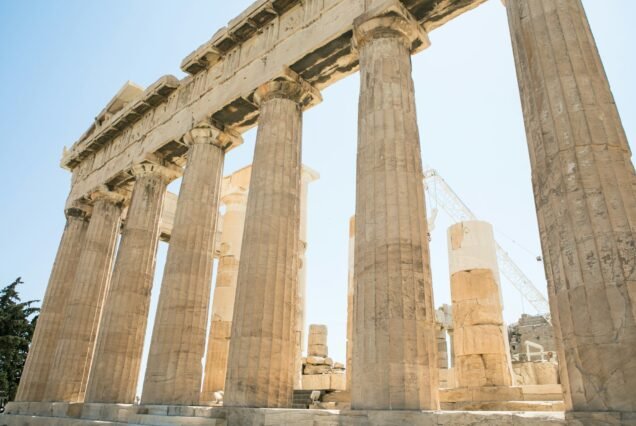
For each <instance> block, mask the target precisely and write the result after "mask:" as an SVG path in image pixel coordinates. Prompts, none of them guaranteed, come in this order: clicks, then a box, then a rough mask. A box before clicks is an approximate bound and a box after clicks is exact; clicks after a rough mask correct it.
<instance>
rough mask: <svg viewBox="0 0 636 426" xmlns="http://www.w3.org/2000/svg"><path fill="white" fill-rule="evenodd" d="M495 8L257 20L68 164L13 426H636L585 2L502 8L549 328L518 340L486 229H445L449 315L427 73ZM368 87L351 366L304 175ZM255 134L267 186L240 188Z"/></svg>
mask: <svg viewBox="0 0 636 426" xmlns="http://www.w3.org/2000/svg"><path fill="white" fill-rule="evenodd" d="M484 1H485V0H257V1H255V2H254V3H253V4H252V5H251V6H250V7H249V8H248V9H247V10H245V11H244V12H243V13H242V14H241V15H240V16H238V17H237V18H235V19H233V20H232V21H230V22H229V23H228V24H227V26H226V27H224V28H222V29H220V30H219V31H217V32H216V33H215V34H214V35H213V36H212V38H211V39H210V40H209V41H207V42H205V43H204V44H203V45H201V46H200V47H198V48H197V49H196V50H194V51H193V52H192V53H191V54H190V55H188V56H187V57H186V58H185V59H184V60H183V62H182V63H181V69H182V70H183V71H184V72H185V73H187V76H186V77H184V78H183V79H181V80H180V79H177V78H176V77H174V76H171V75H167V76H164V77H161V78H160V79H159V80H157V81H156V82H155V83H154V84H152V85H150V86H149V87H147V88H145V89H144V88H142V87H140V86H138V85H136V84H134V83H130V82H129V83H127V84H126V85H124V87H123V88H122V89H121V90H120V91H119V92H118V93H117V94H116V95H115V97H114V98H113V99H112V101H111V102H109V103H108V104H107V105H106V107H105V108H104V109H103V110H102V111H101V112H100V113H99V115H98V116H97V117H96V119H95V121H94V123H93V124H92V125H91V126H90V128H89V129H88V131H86V132H85V133H84V134H83V135H82V136H81V137H80V138H79V140H77V142H75V143H74V144H73V145H72V146H71V147H70V148H69V149H65V150H64V153H63V157H62V160H61V165H62V167H64V168H66V169H68V170H69V171H70V172H71V173H72V181H71V188H70V193H69V195H68V199H67V202H66V208H65V212H64V213H65V215H66V226H65V227H64V230H63V233H62V237H61V242H60V244H59V249H58V251H57V255H56V258H55V262H54V265H53V269H52V272H51V275H50V280H49V284H48V288H47V290H46V294H45V297H44V300H43V305H42V311H41V315H40V317H39V320H38V322H37V328H36V331H35V335H34V338H33V341H32V344H31V347H30V349H29V353H28V358H27V362H26V365H25V367H24V370H23V373H22V376H21V381H20V385H19V389H18V394H17V397H16V399H15V401H12V402H10V403H9V404H8V406H7V410H6V413H5V414H4V415H1V416H0V425H93V424H94V425H97V424H108V425H121V424H135V425H288V424H289V425H295V424H298V425H310V424H311V425H367V424H368V425H447V424H448V425H450V424H453V425H469V424H488V425H509V424H519V425H526V424H527V425H537V424H542V425H543V424H545V425H553V424H554V425H557V424H571V425H636V173H635V171H634V166H633V163H632V161H631V152H630V148H629V144H628V141H627V137H626V134H625V131H624V129H623V125H622V123H621V119H620V116H619V113H618V110H617V108H616V105H615V103H614V99H613V95H612V92H611V90H610V85H609V82H608V79H607V76H606V74H605V71H604V68H603V65H602V62H601V58H600V55H599V52H598V50H597V47H596V43H595V40H594V37H593V35H592V32H591V29H590V26H589V23H588V20H587V17H586V14H585V11H584V9H583V4H582V1H581V0H504V1H503V5H502V6H501V7H504V8H505V10H506V13H507V19H508V24H509V28H510V37H511V40H512V48H513V53H514V61H515V66H516V70H517V79H518V83H519V93H520V99H521V104H522V110H523V119H524V123H525V129H526V136H527V144H528V151H529V155H530V165H531V179H532V185H533V190H534V191H533V192H534V201H535V205H536V214H537V220H538V225H539V232H540V240H541V246H542V251H543V263H544V266H545V274H546V277H547V282H548V289H547V293H548V296H549V307H550V315H549V318H548V319H547V320H545V319H544V318H542V317H537V319H536V321H535V320H531V318H529V317H524V318H522V319H521V320H520V322H519V323H518V324H515V325H514V326H513V327H511V328H510V329H507V327H506V325H505V324H504V321H503V318H502V309H503V300H502V295H501V288H500V287H501V283H500V271H499V269H498V265H497V256H496V248H495V245H494V239H493V229H492V226H491V225H490V224H488V223H485V222H481V221H464V222H460V223H457V224H455V225H453V226H452V227H451V228H450V229H449V230H448V252H449V263H450V265H449V269H450V274H451V275H450V277H451V278H450V283H449V284H448V285H449V286H450V291H451V296H452V303H451V305H445V306H443V307H442V308H440V309H436V306H435V304H434V300H433V287H432V275H431V267H430V253H429V239H428V224H427V214H426V200H425V193H426V192H425V182H424V172H423V166H422V158H421V152H420V142H422V143H426V138H425V137H422V138H420V135H419V130H418V124H417V117H416V111H415V91H414V83H413V76H412V66H411V55H415V54H422V55H426V49H427V48H428V47H429V45H430V44H431V43H430V41H429V33H431V32H433V31H434V30H435V29H437V28H439V27H441V26H443V25H444V24H446V23H447V22H449V21H451V20H452V19H454V18H456V17H458V16H459V15H461V14H464V13H470V10H471V9H473V8H476V7H478V6H479V5H480V4H482V3H483V2H484ZM506 36H507V35H506V34H502V35H501V37H506ZM357 72H359V73H360V97H359V104H358V105H359V108H358V140H357V164H351V167H352V168H353V167H355V168H356V199H355V216H354V217H352V218H351V222H350V247H349V255H350V259H349V272H350V274H349V279H348V281H349V287H348V296H349V300H348V307H349V311H348V313H347V314H348V315H347V317H348V321H347V322H348V324H347V343H346V345H347V356H346V359H341V360H334V359H332V358H331V357H330V356H329V352H328V332H327V329H326V327H324V326H322V325H320V324H313V325H311V326H309V324H307V321H306V315H305V312H306V310H305V303H306V292H305V287H306V273H307V271H306V266H305V264H306V262H305V249H306V247H307V244H308V243H311V242H308V241H307V239H308V237H307V232H306V218H307V214H308V212H307V210H308V207H307V197H308V192H309V193H310V192H311V185H310V184H311V182H313V181H315V180H317V179H319V174H318V172H317V171H314V170H312V169H311V168H310V167H308V166H305V165H303V164H302V162H301V150H302V129H303V114H304V112H305V111H306V110H308V109H310V108H314V107H316V112H318V110H319V108H320V102H321V100H322V97H321V91H322V90H323V89H325V88H327V87H328V86H330V85H332V84H333V83H335V82H336V81H338V80H340V79H343V78H345V77H347V76H349V75H351V74H353V73H357ZM254 127H257V136H256V145H255V150H254V155H253V161H252V164H251V165H250V166H248V167H246V168H243V169H240V170H238V171H235V172H234V173H231V174H229V175H226V176H223V166H224V159H225V156H226V155H232V152H231V151H232V150H233V149H234V148H235V147H237V146H239V145H240V144H241V143H242V141H243V139H242V134H243V133H245V132H246V131H248V130H250V129H252V128H254ZM303 161H305V162H306V163H307V164H311V158H304V159H303ZM320 172H322V173H325V172H326V171H324V170H320ZM323 176H324V175H323ZM529 177H530V176H529ZM177 179H181V183H180V187H179V192H178V196H177V195H176V194H173V193H171V192H169V191H168V185H169V184H170V183H171V182H173V181H175V180H177ZM310 214H312V213H311V212H310ZM347 219H348V218H347ZM159 241H165V242H167V243H168V251H167V258H166V261H165V267H164V270H163V277H162V279H161V280H160V282H161V285H160V288H154V289H153V288H152V286H153V280H154V274H155V265H156V263H157V262H156V257H157V247H158V244H159ZM215 265H216V266H215ZM214 268H216V275H215V276H216V278H215V280H214V282H213V271H214V270H215V269H214ZM344 280H345V278H344V277H343V282H344ZM151 291H154V292H157V293H158V294H159V301H158V306H157V309H156V315H155V317H154V324H153V325H152V328H151V330H152V331H151V336H149V337H150V346H149V351H148V356H147V359H142V358H143V353H144V350H143V349H144V341H145V340H146V329H147V325H148V321H149V319H148V318H149V317H148V315H149V310H150V303H151ZM532 321H535V322H532ZM208 324H210V326H208ZM544 326H545V327H544ZM541 327H544V328H541ZM545 330H549V332H548V331H545ZM533 336H537V337H533ZM546 336H548V337H546ZM539 337H541V338H542V339H543V340H539ZM509 338H510V339H509ZM539 343H540V344H539ZM552 345H553V346H552ZM535 348H539V349H538V352H533V351H535ZM533 354H536V355H533ZM203 360H205V362H203ZM142 365H146V368H145V374H143V376H142V377H141V379H140V380H141V381H142V382H143V383H139V382H138V381H139V380H138V377H140V375H141V373H142V372H143V370H142ZM141 384H143V387H142V389H143V390H142V392H141V395H140V400H139V401H137V400H136V395H137V393H136V392H137V389H138V388H140V385H141Z"/></svg>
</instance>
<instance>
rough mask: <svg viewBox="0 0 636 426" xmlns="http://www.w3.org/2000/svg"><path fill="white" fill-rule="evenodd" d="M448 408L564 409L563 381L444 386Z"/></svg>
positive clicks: (444, 403) (442, 400) (444, 406)
mask: <svg viewBox="0 0 636 426" xmlns="http://www.w3.org/2000/svg"><path fill="white" fill-rule="evenodd" d="M439 400H440V405H441V408H442V409H444V410H468V411H471V410H478V411H564V410H565V405H564V403H563V394H562V390H561V385H524V386H483V387H464V388H454V389H441V390H440V393H439Z"/></svg>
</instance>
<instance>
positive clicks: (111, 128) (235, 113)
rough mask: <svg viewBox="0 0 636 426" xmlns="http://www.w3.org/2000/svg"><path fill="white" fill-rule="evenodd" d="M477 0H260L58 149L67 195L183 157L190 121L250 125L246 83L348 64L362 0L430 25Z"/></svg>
mask: <svg viewBox="0 0 636 426" xmlns="http://www.w3.org/2000/svg"><path fill="white" fill-rule="evenodd" d="M484 1H485V0H402V1H401V2H398V0H302V1H301V0H259V1H257V2H256V3H254V4H253V5H252V6H251V7H250V8H248V9H247V10H246V11H245V12H244V13H243V14H241V15H240V16H239V17H238V18H236V19H234V20H232V21H230V23H229V24H228V26H227V27H226V28H224V29H222V30H220V31H218V32H217V33H216V34H215V35H214V36H213V37H212V38H211V39H210V40H209V41H208V42H207V43H205V44H204V45H202V46H201V47H199V48H198V49H197V50H195V51H194V52H193V53H191V54H190V55H188V57H186V59H184V61H183V64H182V67H183V69H184V70H186V71H187V72H188V73H190V75H188V76H186V77H185V78H184V79H182V80H181V81H179V80H178V79H177V78H175V77H173V76H165V77H162V78H161V79H160V80H158V81H157V82H156V83H155V84H153V85H152V86H150V87H149V88H147V89H146V90H145V91H144V92H143V95H142V96H141V97H140V98H139V99H137V100H135V101H131V102H128V103H127V104H126V105H125V106H124V107H123V108H122V109H121V110H119V111H118V112H116V113H114V114H113V115H112V116H110V117H107V116H106V115H105V116H104V121H103V123H99V124H98V123H95V124H94V125H93V128H92V129H90V130H89V132H87V133H86V134H85V135H84V136H83V137H82V138H81V139H80V140H79V141H78V142H77V143H75V144H74V145H73V147H72V148H71V149H70V150H67V151H66V150H65V153H64V155H63V158H62V166H63V167H66V168H68V169H70V170H72V171H73V180H72V188H71V194H70V195H69V200H68V202H72V201H73V200H77V199H80V198H81V197H83V196H84V195H85V194H86V193H88V192H89V191H90V190H91V189H92V188H94V187H96V186H97V185H101V184H107V185H108V186H110V187H116V186H117V185H119V184H120V182H122V181H125V180H126V177H127V176H126V171H127V170H129V169H130V167H131V165H132V164H134V163H137V162H139V161H142V160H143V159H145V158H148V157H152V158H156V159H158V160H157V161H159V162H160V163H162V164H163V163H171V164H174V165H177V166H182V165H183V164H185V157H184V156H185V154H186V152H187V146H186V145H185V144H184V143H183V140H182V138H183V135H184V134H185V133H186V132H188V131H189V130H190V129H191V128H192V126H193V125H194V124H195V123H199V122H202V121H205V120H208V121H210V122H211V123H212V124H214V125H215V126H218V127H219V128H229V129H232V130H234V131H237V132H239V133H242V132H244V131H246V130H248V129H250V128H251V127H253V126H255V125H256V123H257V120H258V113H259V109H258V105H257V102H256V101H255V99H254V93H255V91H256V90H257V89H258V88H259V87H260V86H262V85H263V84H264V83H267V82H269V81H272V80H276V79H290V78H291V79H297V80H299V81H303V82H304V83H306V84H309V85H311V86H313V87H314V88H315V89H317V90H322V89H323V88H326V87H327V86H329V85H331V84H333V83H334V82H336V81H338V80H339V79H341V78H344V77H346V76H347V75H350V74H351V73H353V72H355V71H357V69H358V57H357V53H356V52H355V51H354V49H353V48H352V36H353V21H354V20H355V19H356V18H357V17H359V16H360V15H362V14H363V13H365V12H368V11H369V10H372V9H377V8H382V7H387V8H388V7H391V6H392V5H393V6H394V5H396V4H398V3H401V4H402V5H403V6H404V7H405V8H406V9H407V10H408V12H409V13H411V14H412V16H413V19H414V20H415V21H417V22H418V23H419V24H420V25H422V27H423V29H424V30H426V31H427V32H430V31H431V30H433V29H434V28H437V27H439V26H441V25H442V24H443V23H445V22H446V21H448V20H449V19H452V18H453V17H455V16H457V15H459V14H461V13H463V12H465V11H467V10H469V9H472V8H474V7H476V6H477V5H479V4H481V3H483V2H484ZM312 105H313V104H311V105H307V107H311V106H312Z"/></svg>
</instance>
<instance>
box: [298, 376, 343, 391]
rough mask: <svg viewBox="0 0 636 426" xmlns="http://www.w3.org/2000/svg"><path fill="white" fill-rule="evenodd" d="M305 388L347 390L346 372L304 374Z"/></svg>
mask: <svg viewBox="0 0 636 426" xmlns="http://www.w3.org/2000/svg"><path fill="white" fill-rule="evenodd" d="M302 380H303V383H302V388H303V389H304V390H345V389H346V387H347V383H346V376H345V375H344V374H312V375H303V376H302Z"/></svg>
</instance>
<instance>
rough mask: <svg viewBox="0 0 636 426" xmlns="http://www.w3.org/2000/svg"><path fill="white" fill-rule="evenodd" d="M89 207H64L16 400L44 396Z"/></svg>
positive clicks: (41, 398)
mask: <svg viewBox="0 0 636 426" xmlns="http://www.w3.org/2000/svg"><path fill="white" fill-rule="evenodd" d="M89 211H90V207H89V206H87V205H80V204H77V205H75V206H73V207H70V208H68V209H67V210H66V226H65V227H64V233H63V234H62V239H61V241H60V245H59V248H58V250H57V255H56V256H55V263H53V270H52V271H51V276H50V278H49V284H48V286H47V288H46V293H45V295H44V302H43V303H42V308H41V310H40V316H39V317H38V322H37V326H36V328H35V333H34V335H33V340H32V342H31V347H30V348H29V354H28V356H27V360H26V364H25V366H24V370H23V371H22V376H21V378H20V386H19V387H18V392H17V394H16V397H15V400H16V401H42V400H43V398H44V391H45V390H46V383H47V380H48V377H49V373H50V371H51V362H52V361H53V354H54V353H55V347H56V345H57V341H58V339H59V337H60V332H61V330H62V322H63V320H64V313H65V310H66V302H67V300H68V298H69V296H70V293H71V290H72V284H73V278H74V277H75V272H76V271H77V265H78V264H79V257H80V253H81V250H82V245H83V244H84V236H85V235H86V229H87V228H88V220H87V215H88V212H89Z"/></svg>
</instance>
